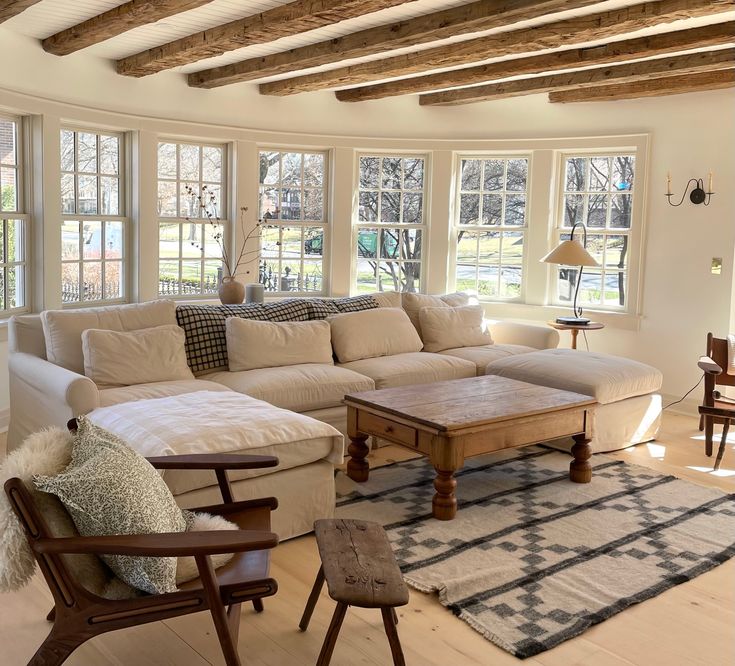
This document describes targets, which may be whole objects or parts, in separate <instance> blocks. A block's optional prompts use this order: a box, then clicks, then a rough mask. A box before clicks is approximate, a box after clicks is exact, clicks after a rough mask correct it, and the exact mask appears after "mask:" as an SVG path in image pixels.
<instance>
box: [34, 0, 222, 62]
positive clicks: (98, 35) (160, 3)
mask: <svg viewBox="0 0 735 666" xmlns="http://www.w3.org/2000/svg"><path fill="white" fill-rule="evenodd" d="M210 2H212V0H149V1H147V2H146V1H144V0H131V2H126V3H125V4H124V5H120V6H119V7H113V8H112V9H110V10H109V11H107V12H104V13H103V14H100V15H99V16H94V17H92V18H91V19H88V20H87V21H83V22H82V23H79V24H77V25H75V26H72V27H71V28H67V29H66V30H62V31H61V32H57V33H56V34H55V35H51V36H50V37H47V38H46V39H44V40H43V42H42V45H43V49H44V51H47V52H48V53H53V54H54V55H59V56H63V55H69V54H70V53H74V52H75V51H79V50H81V49H84V48H87V47H88V46H92V44H98V43H99V42H104V41H105V40H106V39H110V38H111V37H115V36H117V35H119V34H121V33H123V32H127V31H128V30H132V29H133V28H138V27H140V26H142V25H147V24H148V23H155V22H156V21H159V20H161V19H162V18H166V17H167V16H173V15H174V14H180V13H181V12H185V11H188V10H190V9H196V8H197V7H201V6H202V5H206V4H209V3H210Z"/></svg>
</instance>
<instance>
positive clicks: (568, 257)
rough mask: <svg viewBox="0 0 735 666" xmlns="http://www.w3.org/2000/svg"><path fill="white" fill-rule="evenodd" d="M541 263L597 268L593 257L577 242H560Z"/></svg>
mask: <svg viewBox="0 0 735 666" xmlns="http://www.w3.org/2000/svg"><path fill="white" fill-rule="evenodd" d="M541 261H543V262H544V263H547V264H560V265H562V266H599V264H598V263H597V262H596V261H595V259H594V257H593V256H592V255H591V254H590V253H589V252H587V250H585V249H584V247H583V246H582V243H580V242H579V241H577V240H565V241H562V242H561V243H559V245H557V246H556V247H555V248H554V249H553V250H552V251H551V252H549V254H547V255H546V256H545V257H544V258H543V259H541Z"/></svg>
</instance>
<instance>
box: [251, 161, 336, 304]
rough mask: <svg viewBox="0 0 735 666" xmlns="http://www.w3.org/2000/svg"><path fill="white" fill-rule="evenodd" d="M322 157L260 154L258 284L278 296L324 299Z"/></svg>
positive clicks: (325, 220)
mask: <svg viewBox="0 0 735 666" xmlns="http://www.w3.org/2000/svg"><path fill="white" fill-rule="evenodd" d="M327 158H328V155H327V153H326V152H310V151H297V150H289V151H285V150H284V151H281V150H261V151H260V156H259V160H260V161H259V166H260V177H259V184H260V190H259V192H260V196H259V214H258V217H259V219H260V221H261V225H262V226H261V230H260V263H259V282H260V283H261V284H263V285H264V286H265V289H266V291H268V292H276V293H287V294H289V295H293V294H294V293H308V294H325V293H326V289H327V285H326V281H325V275H324V271H325V266H326V262H325V252H326V251H327V249H328V231H329V217H328V211H327V205H326V201H327V180H328V179H327Z"/></svg>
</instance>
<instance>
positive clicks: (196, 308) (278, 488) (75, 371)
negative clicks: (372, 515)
mask: <svg viewBox="0 0 735 666" xmlns="http://www.w3.org/2000/svg"><path fill="white" fill-rule="evenodd" d="M466 302H467V297H466V296H465V295H458V294H454V295H448V296H442V297H433V296H423V295H418V294H406V295H403V296H401V295H400V294H375V295H368V296H360V297H354V298H348V299H322V300H319V299H292V300H288V301H281V302H278V303H273V304H265V305H259V306H256V305H253V306H249V305H243V306H207V305H179V306H178V307H177V305H176V304H175V303H174V302H172V301H153V302H149V303H141V304H133V305H124V306H111V307H107V308H89V309H85V310H67V311H49V312H44V313H42V314H41V315H22V316H16V317H13V318H12V319H11V323H10V359H9V372H10V409H11V419H10V428H9V432H8V450H13V449H14V448H16V447H17V446H18V445H19V444H20V443H21V442H22V441H23V440H24V438H25V437H26V436H28V435H29V434H31V433H32V432H35V431H37V430H39V429H41V428H43V427H46V426H50V425H57V426H64V425H65V424H66V422H67V421H68V420H69V419H70V418H72V417H74V416H78V415H80V414H89V413H92V412H94V411H95V410H98V409H100V408H106V407H110V406H113V405H120V404H123V403H129V402H133V401H141V400H151V399H156V398H166V397H172V396H181V395H185V394H191V393H194V392H198V391H213V392H229V391H235V392H238V393H241V394H244V395H247V396H250V397H252V398H256V399H259V400H263V401H265V402H267V403H270V404H271V405H274V406H276V407H280V408H283V409H287V410H290V411H294V412H299V413H301V414H304V415H307V416H310V417H313V418H315V419H317V420H319V421H323V422H326V423H328V424H330V425H333V426H334V427H336V428H337V429H338V430H340V431H341V432H344V431H345V429H346V409H345V407H344V406H343V405H342V398H343V396H344V395H345V394H346V393H353V392H360V391H366V390H372V389H374V388H383V387H388V386H401V385H408V384H417V383H427V382H433V381H439V380H444V379H458V378H464V377H471V376H475V375H481V374H484V372H485V367H486V366H487V364H488V363H489V362H491V361H494V360H497V359H501V358H505V357H508V356H512V355H517V354H524V353H529V352H533V351H537V350H539V349H546V348H553V347H556V345H557V344H558V340H559V337H558V333H557V332H556V331H554V330H553V329H551V328H546V327H540V326H530V325H523V324H511V323H497V324H494V325H492V326H491V328H490V330H491V333H492V336H493V340H494V341H493V343H492V344H484V345H479V346H474V347H462V348H456V349H444V350H442V351H441V352H439V353H431V352H426V351H410V352H405V353H398V354H392V355H388V356H377V357H374V358H359V359H358V360H353V361H349V362H344V363H339V362H337V363H334V364H332V363H302V364H294V365H285V366H283V367H267V368H256V369H250V370H241V371H237V372H231V371H230V370H229V369H228V367H229V366H228V360H227V356H226V338H225V322H226V319H227V318H228V317H229V316H236V317H242V318H246V319H248V318H249V319H256V320H267V321H284V320H285V321H311V320H318V319H324V318H326V317H328V316H330V315H335V314H340V313H347V312H355V311H362V310H365V309H375V308H379V307H382V308H393V309H395V308H404V309H405V312H406V314H407V315H408V317H409V318H410V319H411V321H412V322H413V323H414V324H415V325H416V326H417V329H418V327H419V320H418V312H419V310H420V309H421V308H422V307H425V306H429V307H446V306H456V305H461V304H464V303H466ZM172 324H178V325H179V326H180V327H181V328H183V329H184V331H185V333H186V353H187V360H188V364H189V367H190V368H191V370H192V371H193V376H190V377H187V378H183V379H176V380H170V381H156V382H147V383H139V384H134V385H125V386H98V385H96V384H95V382H94V381H93V380H92V379H90V377H88V376H85V374H84V372H85V367H84V359H83V353H82V342H81V338H82V332H83V331H85V330H88V329H95V330H97V329H103V330H113V331H137V330H142V329H148V328H152V327H159V326H167V325H172ZM360 336H362V338H363V341H364V342H366V343H368V342H369V333H368V332H358V334H357V336H356V337H357V338H360ZM358 342H360V340H358ZM418 348H419V349H420V348H421V344H419V345H418ZM120 362H123V363H124V362H125V359H120ZM275 453H276V455H278V452H277V451H276V452H275ZM305 456H306V457H305V459H304V461H303V464H299V461H298V460H297V459H294V458H293V456H292V457H291V459H290V466H289V468H288V469H282V468H280V467H279V468H274V469H273V470H272V471H271V470H268V471H267V473H266V474H263V475H261V476H259V477H257V478H248V479H242V480H239V481H237V483H236V484H235V486H234V491H235V493H236V495H237V497H238V498H240V499H248V498H251V497H257V496H259V495H266V494H275V495H277V496H278V497H279V500H280V503H281V508H280V509H279V512H278V513H281V516H283V515H284V514H288V513H289V512H293V513H298V512H302V508H301V507H300V506H299V496H300V495H303V494H304V493H312V494H314V493H319V494H320V496H324V497H327V496H328V495H329V493H330V492H332V490H331V489H332V488H333V476H332V469H333V466H332V464H331V463H328V462H326V461H325V460H318V461H314V460H313V459H312V458H310V457H309V456H308V455H306V453H305ZM174 490H175V491H176V489H174ZM215 490H216V485H215V481H214V479H208V478H202V479H201V481H200V483H199V487H197V488H187V489H186V491H185V492H180V493H178V494H177V493H176V492H174V494H175V495H177V500H179V502H180V503H181V504H182V505H184V506H189V505H192V504H201V503H203V502H204V503H206V502H207V501H208V500H209V499H210V498H211V497H212V496H213V495H214V493H215ZM332 501H333V493H332ZM317 504H318V503H317ZM302 513H303V512H302ZM316 517H319V516H316ZM311 520H313V517H310V516H305V515H302V516H301V517H300V518H299V520H295V521H294V520H290V521H289V520H280V521H278V522H280V523H281V524H282V525H283V526H284V527H283V528H282V531H281V537H282V538H288V537H290V536H295V535H296V534H298V533H302V532H303V531H307V530H308V529H309V526H310V524H311Z"/></svg>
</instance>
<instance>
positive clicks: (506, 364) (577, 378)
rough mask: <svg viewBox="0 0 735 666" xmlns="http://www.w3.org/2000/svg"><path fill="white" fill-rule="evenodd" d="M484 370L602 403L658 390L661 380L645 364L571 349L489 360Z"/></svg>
mask: <svg viewBox="0 0 735 666" xmlns="http://www.w3.org/2000/svg"><path fill="white" fill-rule="evenodd" d="M486 373H487V374H488V375H499V376H500V377H509V378H510V379H517V380H519V381H522V382H529V383H530V384H539V385H541V386H549V387H551V388H557V389H562V390H566V391H573V392H575V393H582V394H584V395H591V396H593V397H594V398H595V399H596V400H597V402H599V403H600V404H603V405H605V404H608V403H611V402H618V401H619V400H625V399H626V398H632V397H634V396H637V395H647V394H648V393H653V392H655V391H658V390H659V389H660V388H661V382H662V380H663V376H662V374H661V372H660V371H659V370H657V369H656V368H653V367H651V366H650V365H646V364H645V363H639V362H638V361H632V360H630V359H627V358H622V357H620V356H612V355H611V354H601V353H599V352H585V351H579V350H572V349H546V350H544V351H535V352H533V353H531V354H520V355H517V356H509V357H507V358H503V359H500V360H498V361H493V362H492V363H490V364H489V365H488V366H487V369H486Z"/></svg>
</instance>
